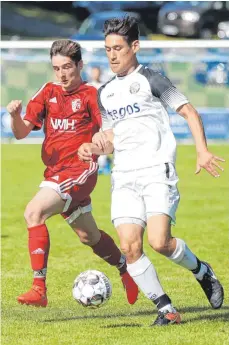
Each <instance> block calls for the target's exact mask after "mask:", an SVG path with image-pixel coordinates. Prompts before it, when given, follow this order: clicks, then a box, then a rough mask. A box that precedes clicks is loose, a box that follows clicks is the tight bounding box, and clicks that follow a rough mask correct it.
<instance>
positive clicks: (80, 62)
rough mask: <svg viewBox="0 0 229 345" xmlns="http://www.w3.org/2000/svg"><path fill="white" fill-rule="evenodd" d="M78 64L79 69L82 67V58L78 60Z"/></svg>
mask: <svg viewBox="0 0 229 345" xmlns="http://www.w3.org/2000/svg"><path fill="white" fill-rule="evenodd" d="M78 66H79V69H80V70H81V69H83V60H80V61H79V62H78Z"/></svg>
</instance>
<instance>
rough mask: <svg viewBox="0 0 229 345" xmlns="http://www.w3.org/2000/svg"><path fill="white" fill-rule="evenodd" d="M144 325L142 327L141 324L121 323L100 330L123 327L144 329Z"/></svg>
mask: <svg viewBox="0 0 229 345" xmlns="http://www.w3.org/2000/svg"><path fill="white" fill-rule="evenodd" d="M142 326H143V325H140V324H139V323H132V324H131V323H120V324H118V325H117V324H115V325H107V326H102V327H100V328H119V327H120V328H121V327H125V328H126V327H142Z"/></svg>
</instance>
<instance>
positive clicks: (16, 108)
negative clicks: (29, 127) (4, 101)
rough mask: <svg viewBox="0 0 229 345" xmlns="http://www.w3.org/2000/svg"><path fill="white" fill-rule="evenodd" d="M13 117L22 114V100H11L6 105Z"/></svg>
mask: <svg viewBox="0 0 229 345" xmlns="http://www.w3.org/2000/svg"><path fill="white" fill-rule="evenodd" d="M6 109H7V111H8V113H9V114H10V115H11V116H12V117H16V116H20V115H21V111H22V101H18V100H15V101H11V102H10V103H9V104H8V105H7V107H6Z"/></svg>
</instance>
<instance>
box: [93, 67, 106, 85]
mask: <svg viewBox="0 0 229 345" xmlns="http://www.w3.org/2000/svg"><path fill="white" fill-rule="evenodd" d="M101 74H102V73H101V69H100V67H98V66H94V67H92V69H91V80H90V84H91V85H93V86H94V87H96V89H99V88H100V86H102V85H103V83H102V81H101Z"/></svg>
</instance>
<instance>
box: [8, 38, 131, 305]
mask: <svg viewBox="0 0 229 345" xmlns="http://www.w3.org/2000/svg"><path fill="white" fill-rule="evenodd" d="M50 57H51V62H52V66H53V69H54V72H55V75H56V77H57V80H58V82H56V83H53V82H49V83H46V84H45V85H43V86H42V87H41V89H40V90H39V91H38V92H37V93H36V94H35V95H34V96H33V98H32V99H31V100H30V101H29V103H28V105H27V109H26V115H25V117H24V118H23V119H22V117H21V115H20V114H21V111H22V105H21V101H18V100H14V101H11V102H10V103H9V105H8V106H7V110H8V112H9V114H10V115H11V127H12V131H13V133H14V135H15V137H16V138H17V139H22V138H25V137H26V136H27V135H28V134H29V133H30V131H31V130H38V129H40V128H42V126H43V128H44V133H45V139H44V142H43V146H42V160H43V162H44V164H45V165H46V170H45V173H44V177H45V179H44V181H43V182H42V183H41V184H40V188H41V189H40V191H39V192H38V193H37V194H36V195H35V196H34V197H33V198H32V200H31V201H30V202H29V203H28V205H27V207H26V210H25V215H24V216H25V220H26V223H27V227H28V237H29V242H28V247H29V253H30V259H31V266H32V270H33V272H34V280H33V285H32V288H31V290H29V291H28V292H26V293H24V294H22V295H20V296H19V297H18V298H17V300H18V302H19V303H21V304H28V305H34V306H42V307H46V306H47V303H48V300H47V294H46V290H47V289H46V283H45V281H46V272H47V261H48V255H49V247H50V240H49V233H48V229H47V226H46V224H45V221H46V220H47V219H48V218H50V217H51V216H53V215H56V214H61V215H62V216H63V217H64V218H65V220H66V221H67V223H68V224H69V225H70V226H71V227H72V229H73V230H74V231H75V232H76V234H77V235H78V236H79V238H80V241H81V242H82V243H83V244H86V245H88V246H90V247H91V248H92V250H93V252H94V253H95V254H96V255H98V256H99V257H101V258H102V259H104V260H105V261H106V262H108V263H109V264H110V265H112V266H116V267H117V268H118V270H119V272H120V275H121V279H122V282H123V285H124V287H125V289H126V293H127V299H128V302H129V303H130V304H133V303H135V301H136V300H137V295H138V288H137V285H136V284H135V283H134V281H133V280H132V278H131V277H130V276H129V274H128V272H127V269H126V260H125V257H124V256H123V255H122V254H121V252H120V250H119V249H118V247H117V246H116V245H115V243H114V241H113V239H112V238H111V237H110V236H109V235H108V234H106V233H105V232H103V231H102V230H99V229H98V227H97V225H96V223H95V220H94V218H93V216H92V214H91V199H90V193H91V192H92V191H93V189H94V187H95V185H96V180H97V170H98V165H97V162H96V157H93V161H92V162H90V163H87V162H82V161H80V160H79V158H78V155H77V150H78V148H79V147H80V146H81V145H82V144H83V143H84V142H91V140H92V137H93V135H94V134H95V133H96V132H97V131H98V130H99V128H100V122H101V119H100V111H99V108H98V105H97V90H96V89H95V88H94V87H93V86H90V85H88V84H87V83H85V82H83V81H82V79H81V75H80V73H81V69H82V67H83V62H82V58H81V48H80V45H79V44H78V43H77V42H74V41H71V40H58V41H55V42H53V44H52V47H51V50H50Z"/></svg>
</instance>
